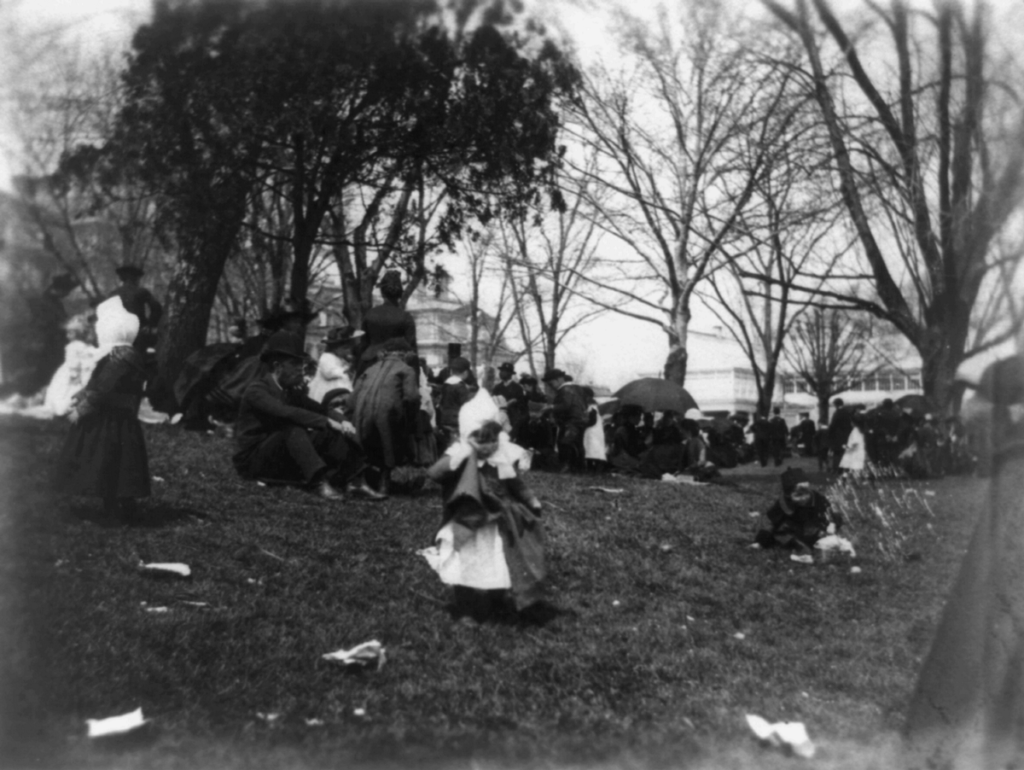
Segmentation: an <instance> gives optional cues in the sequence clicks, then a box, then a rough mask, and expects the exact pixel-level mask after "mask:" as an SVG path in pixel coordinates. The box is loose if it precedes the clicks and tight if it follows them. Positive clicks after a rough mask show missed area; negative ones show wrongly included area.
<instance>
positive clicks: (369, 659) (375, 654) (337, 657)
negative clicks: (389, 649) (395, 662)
mask: <svg viewBox="0 0 1024 770" xmlns="http://www.w3.org/2000/svg"><path fill="white" fill-rule="evenodd" d="M321 657H322V658H323V659H324V660H330V661H334V662H336V663H343V664H344V665H346V666H356V665H359V666H368V665H370V664H371V663H376V664H377V670H378V671H380V669H381V667H382V666H383V665H384V661H385V660H386V659H387V655H386V654H385V651H384V647H383V645H381V643H380V642H378V641H377V640H376V639H373V640H372V641H369V642H363V643H362V644H359V645H356V646H355V647H353V648H352V649H351V650H335V651H334V652H329V653H327V654H326V655H322V656H321Z"/></svg>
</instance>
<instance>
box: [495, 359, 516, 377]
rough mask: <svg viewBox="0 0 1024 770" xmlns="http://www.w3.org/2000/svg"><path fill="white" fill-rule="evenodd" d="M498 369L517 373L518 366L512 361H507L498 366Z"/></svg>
mask: <svg viewBox="0 0 1024 770" xmlns="http://www.w3.org/2000/svg"><path fill="white" fill-rule="evenodd" d="M498 371H499V372H511V373H512V374H515V373H516V368H515V367H514V366H513V365H512V362H511V361H505V362H504V363H503V364H500V365H499V366H498Z"/></svg>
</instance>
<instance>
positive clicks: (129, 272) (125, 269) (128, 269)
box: [114, 265, 146, 278]
mask: <svg viewBox="0 0 1024 770" xmlns="http://www.w3.org/2000/svg"><path fill="white" fill-rule="evenodd" d="M114 272H115V273H117V277H118V278H141V277H142V276H143V275H145V274H146V272H145V271H144V270H143V269H142V268H141V267H139V266H138V265H121V267H119V268H117V269H116V270H114Z"/></svg>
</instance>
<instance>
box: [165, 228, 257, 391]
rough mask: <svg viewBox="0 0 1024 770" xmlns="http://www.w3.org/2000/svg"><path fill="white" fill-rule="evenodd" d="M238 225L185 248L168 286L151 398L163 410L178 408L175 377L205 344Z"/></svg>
mask: <svg viewBox="0 0 1024 770" xmlns="http://www.w3.org/2000/svg"><path fill="white" fill-rule="evenodd" d="M238 222H239V224H236V225H234V226H226V227H222V228H220V229H219V231H218V232H217V233H215V234H214V235H213V237H211V238H210V239H209V240H207V241H205V242H199V243H196V244H195V245H193V246H192V247H191V248H189V249H188V250H186V251H184V252H183V253H182V254H181V255H180V256H179V258H178V264H177V266H176V267H175V270H174V276H173V277H172V278H171V283H170V286H169V287H168V290H167V300H166V302H165V303H164V316H163V318H162V319H161V324H160V334H159V339H158V342H157V347H156V351H157V378H156V381H155V382H154V384H153V385H152V386H151V387H150V399H151V400H152V402H153V405H154V406H155V407H156V408H157V409H160V410H163V411H170V410H172V409H174V408H175V406H176V404H175V401H174V381H175V379H177V377H178V373H179V372H180V371H181V367H182V365H183V364H184V363H185V359H186V358H188V357H189V356H190V355H191V354H192V353H194V352H195V351H196V350H199V349H200V348H201V347H203V346H204V345H205V344H206V335H207V331H208V330H209V326H210V313H211V311H212V309H213V303H214V300H215V299H216V297H217V285H218V284H219V283H220V279H221V275H223V273H224V266H225V264H227V260H228V256H229V255H230V254H231V249H232V247H233V246H234V243H235V238H236V236H237V235H238V229H239V226H240V223H241V219H239V220H238Z"/></svg>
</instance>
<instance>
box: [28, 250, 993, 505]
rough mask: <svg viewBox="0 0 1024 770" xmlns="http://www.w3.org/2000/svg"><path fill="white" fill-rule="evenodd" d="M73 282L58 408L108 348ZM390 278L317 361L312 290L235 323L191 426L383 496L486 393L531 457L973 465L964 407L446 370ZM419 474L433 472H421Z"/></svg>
mask: <svg viewBox="0 0 1024 770" xmlns="http://www.w3.org/2000/svg"><path fill="white" fill-rule="evenodd" d="M117 275H118V277H119V279H120V281H121V285H120V286H119V287H118V288H117V289H116V290H115V291H114V292H113V293H112V294H111V296H110V298H109V299H111V300H117V302H118V303H119V307H120V308H121V309H122V310H123V311H124V312H127V313H128V314H129V315H131V316H133V317H134V318H135V323H136V325H137V331H136V333H135V334H134V336H133V339H132V342H131V344H132V347H133V349H134V350H136V352H137V354H138V357H137V359H136V360H135V362H134V366H135V367H136V368H139V369H140V370H141V372H142V375H141V377H142V381H143V382H145V381H146V380H147V379H148V378H150V377H151V375H152V362H153V352H154V351H153V346H154V345H155V344H156V328H157V324H158V323H159V320H160V317H161V313H162V308H161V305H160V303H159V301H158V300H157V299H156V298H155V297H154V296H153V295H152V293H151V292H149V291H148V290H147V289H146V288H144V287H143V286H142V285H141V283H140V281H141V278H142V276H143V272H142V270H140V269H139V268H137V267H134V266H131V265H126V266H123V267H121V268H119V269H118V270H117ZM76 286H77V282H76V281H75V280H74V279H73V278H71V277H70V276H58V277H57V278H55V279H54V280H53V281H52V282H51V285H50V286H49V287H48V288H47V290H46V291H45V292H44V294H43V296H42V298H41V299H40V300H39V302H38V303H37V304H39V306H40V307H39V308H38V313H37V314H38V315H39V316H40V319H42V320H41V321H40V323H43V321H45V323H43V326H44V327H45V329H44V331H45V333H44V334H41V335H40V340H41V342H40V350H39V351H37V355H36V366H35V367H29V368H28V369H26V370H25V371H23V372H19V376H18V377H17V378H16V382H17V388H18V389H19V390H20V391H27V392H31V391H32V390H33V389H38V388H40V387H43V386H40V382H43V377H44V376H45V377H46V378H47V379H48V380H49V384H48V387H44V388H43V391H41V392H45V404H46V407H47V408H48V409H49V410H50V411H52V413H53V414H54V415H57V416H61V415H71V414H75V413H76V412H77V414H78V415H81V414H82V413H83V412H82V409H81V408H77V409H76V407H78V406H80V405H83V404H87V403H89V399H90V398H93V400H95V399H96V396H95V388H94V387H92V386H90V384H89V383H90V382H91V380H92V378H93V373H94V371H95V370H96V367H97V363H98V362H99V361H101V360H102V359H103V354H102V350H101V348H100V347H97V346H96V343H97V340H96V331H95V328H94V327H95V313H94V312H93V313H92V314H83V315H81V316H76V317H74V318H71V319H68V318H67V317H66V316H65V314H64V312H63V306H62V304H61V301H62V298H64V297H66V296H67V295H68V294H69V293H70V292H71V291H73V290H74V288H75V287H76ZM379 288H380V291H381V296H382V298H383V302H382V303H381V304H380V305H377V306H376V307H374V308H372V309H371V310H370V311H368V312H367V313H366V315H365V317H364V319H363V323H362V325H361V327H360V328H358V329H357V328H354V327H351V326H340V327H337V328H333V329H330V330H329V331H328V332H327V334H326V336H325V337H324V338H323V339H322V340H321V341H320V350H319V355H318V356H316V357H313V356H310V355H309V353H308V352H307V349H306V345H307V332H306V330H307V326H308V324H309V323H310V322H311V321H312V319H313V318H314V317H316V314H315V313H314V312H313V311H312V310H311V309H310V308H309V307H308V306H307V305H305V304H303V303H295V302H291V301H286V302H284V303H282V305H281V306H279V307H278V308H276V309H275V310H274V311H273V312H271V313H268V314H267V315H266V316H264V317H263V318H262V319H260V321H259V324H258V326H259V328H258V330H257V331H256V333H255V334H253V335H251V336H248V335H246V333H245V332H246V329H245V324H244V323H239V324H237V325H236V327H235V328H233V334H232V337H233V339H232V341H231V342H230V343H219V344H218V345H214V346H212V348H214V349H215V350H214V351H213V352H214V353H215V354H216V355H215V357H214V358H213V359H210V357H209V355H207V353H206V352H205V351H201V352H200V353H199V354H197V356H199V358H198V359H197V362H195V363H194V364H189V363H187V364H186V369H185V371H184V372H183V373H182V375H181V376H180V377H179V382H182V381H183V382H185V387H183V388H182V389H181V392H180V394H179V395H180V399H179V401H180V403H179V409H180V416H179V417H177V418H176V420H175V421H176V422H177V421H180V422H181V423H182V425H183V426H184V427H192V428H196V427H199V428H208V427H210V426H211V425H217V424H224V423H231V425H232V427H231V428H230V429H229V431H230V432H231V433H232V434H233V435H234V436H235V438H236V442H237V444H238V447H237V453H236V455H235V458H234V460H235V466H236V468H237V469H238V471H239V473H240V474H242V475H243V476H245V477H247V478H254V479H259V480H261V481H264V482H266V483H300V484H303V485H305V486H307V487H309V488H310V489H312V490H314V491H316V492H318V493H319V494H321V495H322V496H323V497H326V498H340V497H344V496H345V494H346V493H348V494H353V495H357V496H362V497H365V498H369V499H383V498H384V497H385V496H387V495H388V494H391V493H392V492H393V491H394V489H393V487H394V484H393V478H394V473H395V471H396V469H399V468H403V467H408V468H419V469H426V468H429V467H430V466H432V465H433V464H434V463H435V462H437V460H438V458H439V457H442V456H443V455H444V453H445V452H446V451H447V450H448V449H449V448H450V447H451V446H453V445H455V444H457V443H458V442H459V441H460V437H461V426H460V413H461V412H462V409H463V407H464V406H465V405H466V404H467V403H469V402H470V401H471V400H472V399H473V398H474V397H475V396H476V395H477V394H479V393H480V392H481V391H484V392H485V393H486V394H487V397H488V398H490V399H491V400H492V401H493V403H494V405H495V408H496V410H497V411H496V414H497V417H496V420H495V421H496V422H497V423H498V424H499V425H500V427H501V429H502V430H503V431H504V432H505V433H506V434H507V436H508V437H509V439H510V440H511V441H512V442H514V443H515V444H516V445H517V446H521V447H523V448H524V449H525V450H528V453H529V458H530V460H529V463H530V464H532V466H533V467H535V468H540V469H545V470H549V471H555V472H562V473H589V474H600V473H624V474H634V475H638V476H641V477H644V478H652V479H658V478H663V477H665V475H666V474H669V475H673V476H678V475H689V476H692V477H693V479H694V480H696V481H713V480H715V479H716V478H718V476H719V471H720V469H723V468H732V467H736V466H737V465H740V464H744V463H750V462H754V463H757V464H759V465H760V466H761V467H767V466H769V465H773V466H775V467H779V466H781V465H782V464H783V463H784V462H785V461H786V459H787V458H788V457H790V456H791V455H794V454H799V455H803V456H805V457H809V458H816V460H817V464H818V468H819V470H820V471H828V472H834V473H850V474H880V473H897V474H906V475H908V476H911V477H914V478H926V477H937V476H943V475H946V474H952V473H965V472H970V471H972V470H973V469H974V467H975V465H976V462H977V459H976V455H977V452H972V447H971V446H970V445H969V442H968V436H967V431H966V430H965V428H964V425H963V423H962V422H961V421H960V420H959V418H957V417H950V418H947V419H945V420H939V419H937V418H936V417H935V415H934V414H932V413H930V412H922V411H921V410H920V409H919V408H911V407H908V406H901V405H900V404H896V403H894V402H893V401H892V400H891V399H886V400H885V401H884V402H883V403H881V404H880V405H878V406H876V407H874V408H865V407H863V406H858V405H850V406H847V405H845V404H844V403H843V402H842V400H841V399H835V401H834V402H833V404H832V415H831V419H830V420H829V421H828V422H827V423H826V422H822V423H819V424H815V422H814V421H813V420H811V418H810V414H809V413H808V412H804V413H802V414H800V419H799V421H798V422H797V424H796V425H794V426H793V427H792V428H790V427H789V425H788V424H787V422H786V420H785V419H784V418H783V416H782V412H781V409H780V408H779V407H775V408H774V409H772V410H771V414H769V413H767V412H765V411H760V412H757V413H755V414H754V415H753V417H752V418H751V417H750V416H749V415H748V414H747V413H745V412H736V413H733V414H720V415H705V414H703V413H701V412H700V411H699V410H697V409H691V410H689V411H687V412H686V413H682V414H680V413H677V412H674V411H663V412H657V413H654V412H645V411H644V410H643V409H642V408H641V407H639V406H634V405H630V404H620V403H618V402H617V401H616V400H615V399H608V398H605V399H602V402H601V403H598V399H597V398H596V397H595V392H594V389H593V388H591V387H589V386H587V385H582V384H579V383H576V382H575V381H574V379H573V377H572V376H571V375H570V374H568V373H567V372H565V371H563V370H561V369H558V368H550V369H548V370H547V371H545V372H544V373H543V375H542V376H541V377H537V376H535V375H533V374H532V373H517V372H516V369H515V366H514V364H513V363H511V362H504V363H502V364H501V365H500V366H498V367H497V368H494V367H490V366H483V367H479V368H478V369H477V370H476V371H474V367H473V366H472V365H471V362H470V361H469V360H468V359H467V358H465V357H464V356H462V355H460V354H459V353H460V350H459V347H460V346H459V345H452V346H450V353H449V358H448V361H447V362H446V365H445V366H444V367H443V368H442V369H441V370H440V371H438V372H434V371H432V369H431V368H430V366H428V364H427V362H426V360H425V359H424V358H422V357H421V356H420V355H419V353H418V350H417V336H416V322H415V319H414V317H413V316H412V314H410V313H409V312H408V311H406V310H405V309H403V308H402V307H401V299H402V296H403V284H402V280H401V277H400V274H399V273H398V272H397V271H389V272H387V273H386V274H385V275H384V277H383V279H382V280H381V281H380V285H379ZM58 332H59V334H60V340H59V342H60V350H58V349H57V342H58V339H57V337H58ZM58 354H59V360H58ZM204 356H206V357H205V358H204ZM210 361H212V364H211V363H210ZM190 366H191V367H192V368H190ZM133 370H134V369H133ZM90 393H92V394H93V395H92V396H90V395H89V394H90ZM100 401H102V398H101V399H100ZM406 475H407V476H408V475H409V474H406ZM411 475H412V477H413V478H419V483H421V484H422V482H423V477H424V476H425V472H422V473H419V474H418V475H417V474H415V473H414V474H411Z"/></svg>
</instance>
